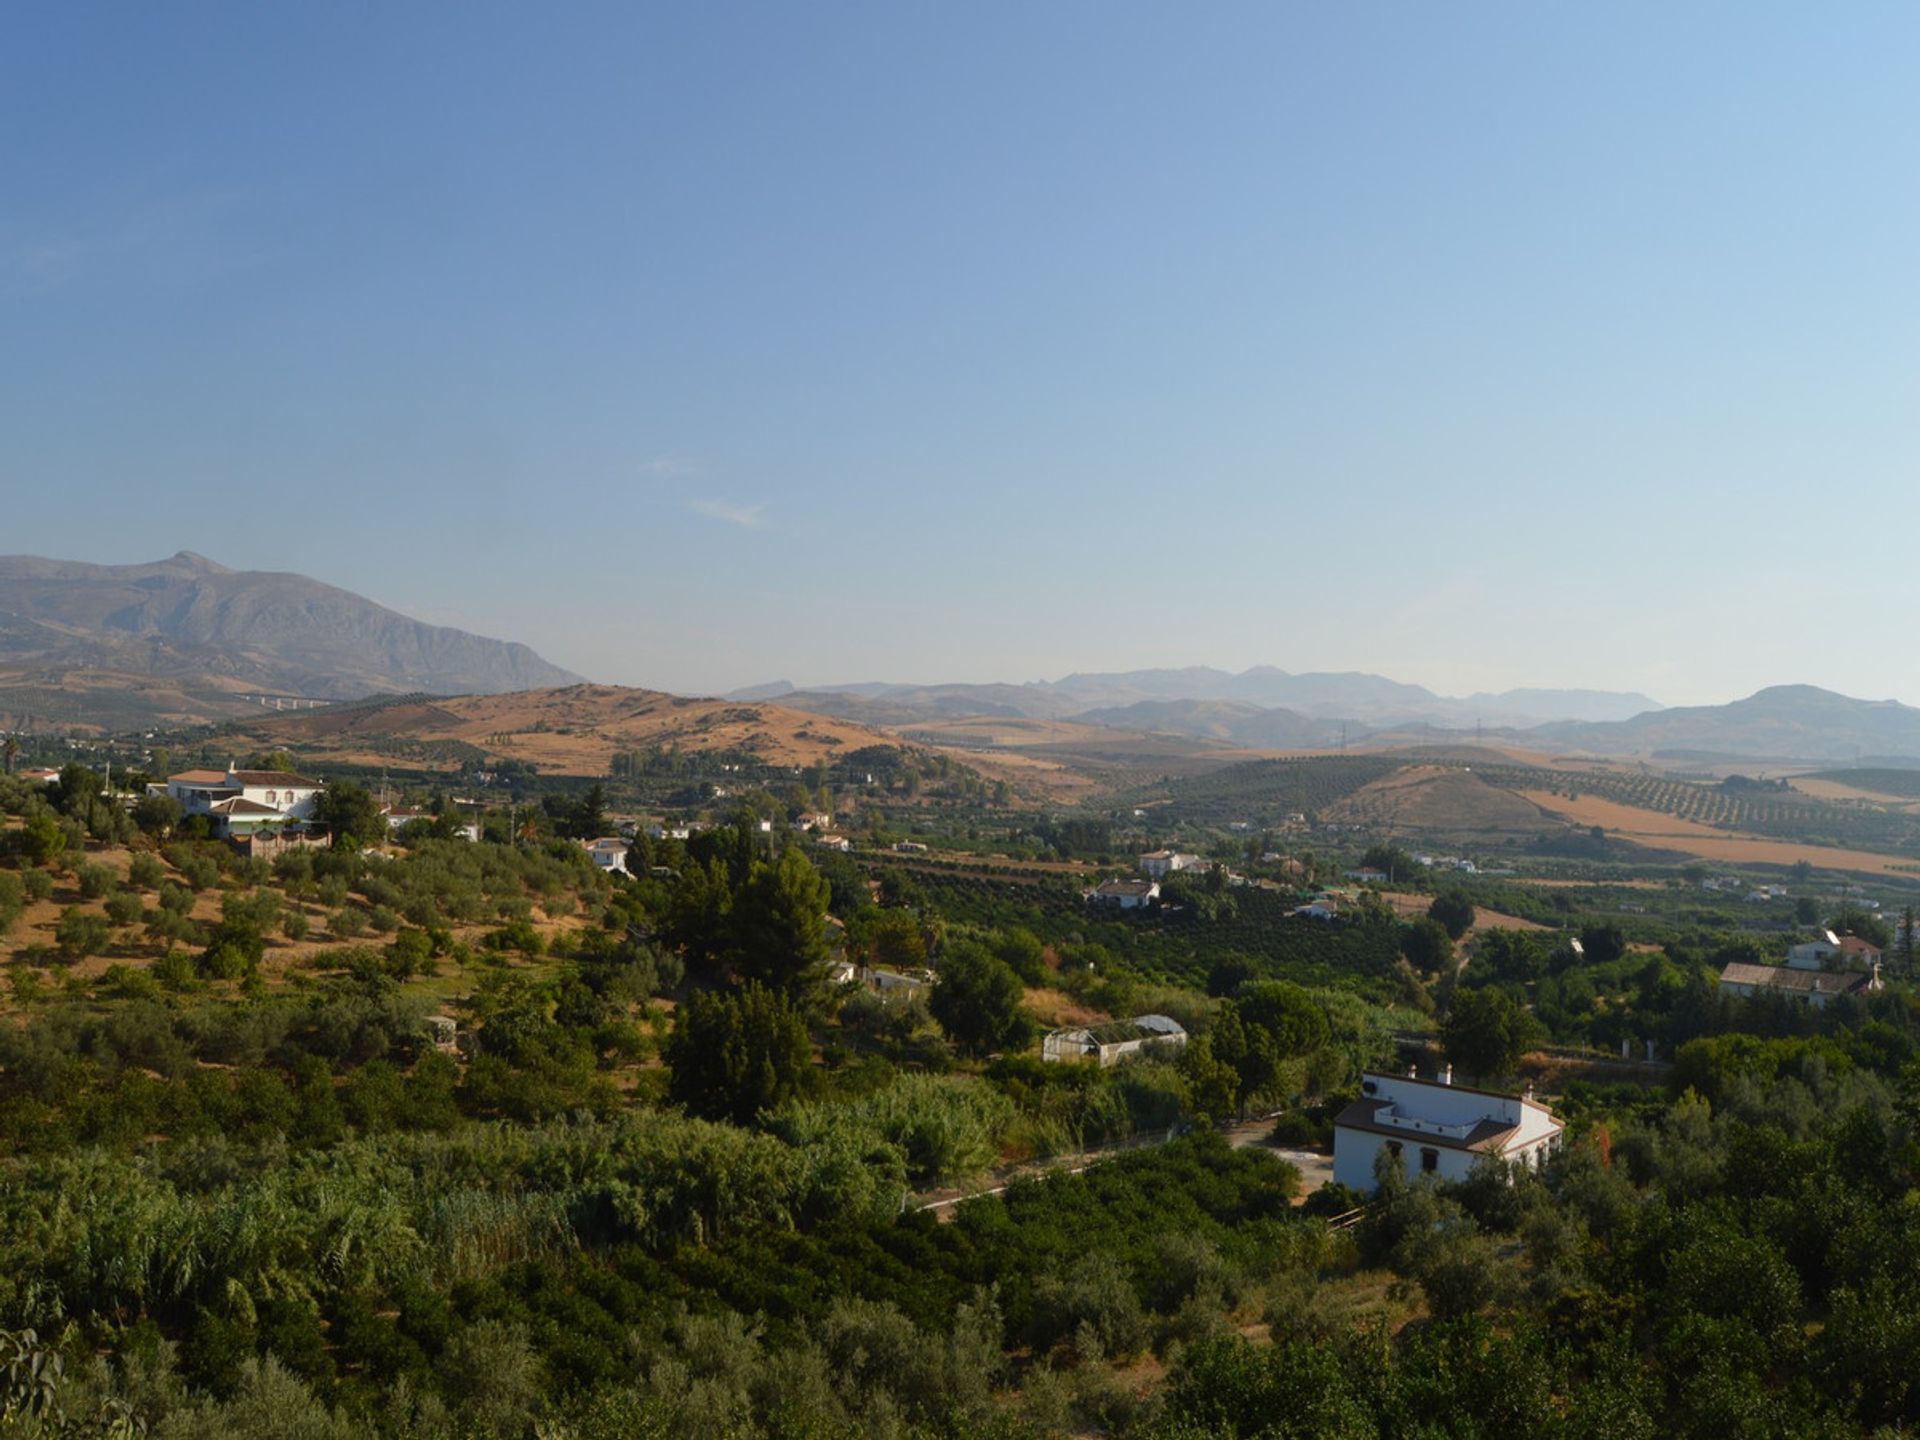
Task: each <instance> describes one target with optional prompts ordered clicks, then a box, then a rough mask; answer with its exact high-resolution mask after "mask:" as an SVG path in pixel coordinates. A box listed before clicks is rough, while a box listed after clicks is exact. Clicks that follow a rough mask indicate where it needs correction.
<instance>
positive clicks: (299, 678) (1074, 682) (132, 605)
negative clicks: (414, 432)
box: [0, 551, 1920, 762]
mask: <svg viewBox="0 0 1920 1440" xmlns="http://www.w3.org/2000/svg"><path fill="white" fill-rule="evenodd" d="M579 683H580V677H579V676H577V675H574V674H572V673H571V672H569V671H567V670H563V669H561V668H560V667H559V666H556V665H553V664H550V663H549V662H547V661H546V660H544V659H542V658H541V657H540V656H539V655H538V654H536V653H535V652H534V651H532V650H531V649H529V648H528V647H527V646H525V645H522V644H517V643H514V642H511V641H504V640H493V639H487V638H484V637H481V636H478V635H472V634H469V633H467V632H466V631H463V630H456V629H451V628H448V627H446V626H439V625H428V624H425V623H423V622H421V621H418V620H413V619H410V618H409V617H407V616H405V615H401V614H399V613H397V612H395V611H393V610H389V609H387V608H386V607H385V606H382V605H379V604H376V603H375V602H373V601H371V600H368V599H366V598H364V597H362V596H359V595H355V594H352V593H350V592H348V591H346V590H342V589H339V588H337V587H335V586H332V585H327V584H324V583H322V582H320V581H318V580H313V579H309V578H308V577H306V576H303V575H293V574H284V573H278V572H268V571H244V570H233V569H229V568H227V567H226V566H223V565H218V564H216V563H214V562H213V561H211V560H208V559H206V558H205V557H203V556H200V555H195V554H193V553H191V552H187V551H182V552H181V553H180V554H178V555H175V556H173V557H172V558H170V559H167V560H161V561H157V562H154V563H152V564H145V565H94V564H86V563H81V562H75V561H62V560H47V559H41V558H37V557H33V556H11V557H0V728H11V727H14V726H18V725H19V724H21V721H22V718H23V717H26V716H31V717H33V718H34V720H35V721H36V722H53V723H62V724H77V725H84V726H88V727H91V728H96V729H113V728H121V729H130V728H135V727H138V726H144V725H148V724H152V723H155V722H166V723H189V722H196V721H202V720H207V719H219V718H226V717H230V716H233V715H235V714H238V713H242V712H243V711H244V710H245V708H246V702H245V701H244V700H243V699H242V698H241V697H242V696H244V695H247V694H267V695H270V696H289V697H290V696H300V697H306V698H309V699H315V700H323V701H332V700H356V699H361V698H363V697H367V696H378V695H394V694H415V693H424V694H430V695H443V696H444V695H469V694H499V693H502V692H508V691H523V690H525V691H539V690H553V689H556V688H558V687H565V686H571V685H576V684H579ZM726 699H728V700H730V701H738V702H749V703H750V702H757V701H767V700H777V701H778V702H779V704H780V705H781V706H782V707H784V708H785V709H787V710H795V711H803V712H808V713H811V714H816V715H827V716H832V717H834V718H836V719H840V720H845V721H848V722H851V723H853V724H857V725H862V726H866V727H870V728H875V729H886V728H889V727H911V726H925V725H926V724H927V723H928V722H929V721H952V720H960V719H966V718H978V717H988V718H1000V719H1005V720H1015V719H1019V720H1022V721H1029V720H1031V721H1073V722H1075V723H1076V724H1079V725H1085V726H1099V727H1105V728H1107V729H1111V730H1115V731H1120V732H1134V733H1139V732H1147V733H1149V734H1153V735H1160V736H1179V737H1188V738H1191V739H1194V740H1199V741H1204V742H1208V743H1210V744H1214V745H1222V744H1224V745H1227V746H1232V747H1244V748H1247V749H1255V750H1275V749H1313V748H1321V747H1327V746H1333V745H1338V744H1341V743H1343V742H1344V743H1349V744H1361V743H1366V744H1371V745H1374V746H1383V745H1394V744H1413V743H1423V742H1427V741H1431V740H1434V739H1437V738H1457V737H1458V736H1460V735H1461V734H1475V733H1477V734H1480V735H1482V736H1484V737H1486V738H1490V739H1491V738H1495V737H1500V738H1505V739H1509V740H1513V741H1517V742H1518V743H1520V744H1522V745H1525V746H1527V747H1530V748H1535V749H1541V750H1551V751H1554V752H1556V753H1566V754H1588V755H1595V756H1637V757H1645V758H1650V759H1660V760H1671V761H1676V762H1685V761H1689V760H1694V759H1703V760H1711V759H1715V758H1720V759H1728V760H1754V761H1761V760H1782V761H1791V760H1802V761H1822V762H1827V761H1855V762H1857V761H1863V760H1894V761H1915V762H1920V709H1915V708H1913V707H1910V706H1906V705H1901V704H1899V703H1897V702H1895V701H1891V700H1881V701H1869V700H1855V699H1851V698H1849V697H1847V696H1844V695H1838V694H1835V693H1834V692H1832V691H1829V690H1822V689H1819V688H1817V687H1814V686H1810V685H1779V686H1774V687H1771V688H1769V689H1766V690H1762V691H1760V692H1759V693H1757V694H1755V695H1752V696H1749V697H1747V698H1746V699H1743V700H1737V701H1734V702H1732V703H1731V704H1727V705H1694V706H1682V707H1676V708H1672V709H1668V708H1663V707H1662V706H1660V705H1659V703H1658V702H1657V701H1655V700H1653V699H1651V698H1649V697H1648V696H1646V695H1641V694H1636V693H1622V692H1616V691H1608V690H1587V689H1570V690H1553V689H1539V688H1528V689H1516V690H1507V691H1503V692H1500V693H1498V694H1489V693H1479V694H1473V695H1465V696H1446V695H1440V694H1436V693H1435V692H1434V691H1432V690H1429V689H1427V688H1426V687H1425V686H1421V685H1411V684H1407V683H1405V682H1402V681H1397V680H1392V679H1388V678H1386V677H1384V676H1380V675H1370V674H1363V673H1358V672H1346V673H1308V674H1290V673H1288V672H1287V671H1285V670H1280V669H1276V668H1274V667H1272V666H1256V667H1254V668H1253V669H1250V670H1245V671H1242V672H1240V673H1238V674H1235V673H1232V672H1230V671H1226V670H1219V669H1214V668H1211V667H1208V666H1189V667H1185V668H1178V669H1149V670H1132V671H1119V672H1086V673H1075V674H1070V675H1067V676H1065V677H1064V678H1062V679H1059V680H1048V681H1038V682H1034V683H1029V684H951V685H902V684H889V683H885V682H872V683H867V684H857V685H832V686H817V687H814V688H811V689H796V688H795V687H794V686H792V685H790V684H788V683H787V682H785V681H780V682H775V683H774V684H770V685H760V686H754V687H751V688H750V689H746V690H740V691H735V692H733V694H731V695H729V696H727V697H726Z"/></svg>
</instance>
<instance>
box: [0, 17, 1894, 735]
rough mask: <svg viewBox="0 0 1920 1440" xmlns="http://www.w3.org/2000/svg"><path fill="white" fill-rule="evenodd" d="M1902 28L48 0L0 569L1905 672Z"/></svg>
mask: <svg viewBox="0 0 1920 1440" xmlns="http://www.w3.org/2000/svg"><path fill="white" fill-rule="evenodd" d="M1916 64H1920V10H1916V9H1915V8H1913V7H1912V6H1908V5H1894V4H1879V5H1876V4H1859V5H1853V6H1848V7H1843V8H1813V7H1805V6H1787V5H1769V4H1742V5H1733V4H1719V5H1709V4H1700V5H1690V6H1683V7H1674V6H1664V5H1661V6H1657V5H1638V6H1634V5H1627V6H1609V7H1573V6H1557V7H1546V6H1522V5H1518V4H1504V5H1495V4H1489V5H1483V6H1479V7H1455V6H1447V7H1441V6H1416V5H1412V4H1402V5H1378V6H1329V5H1308V4H1304V3H1301V4H1274V3H1262V4H1226V3H1223V4H1218V5H1211V6H1204V7H1201V6H1178V7H1176V6H1168V5H1162V4H1151V5H1149V4H1127V3H1120V0H1100V3H1068V0H1060V3H1048V4H1045V5H1032V4H1018V5H1016V4H999V3H974V4H968V5H963V6H962V5H955V6H948V7H944V8H940V9H936V8H935V7H930V6H900V5H878V4H875V5H853V4H830V3H829V4H821V5H813V6H796V5H784V4H783V5H774V4H764V5H744V4H742V5H726V4H718V5H686V6H672V7H669V6H649V5H639V4H619V5H592V4H578V5H555V6H539V7H536V6H528V5H522V6H495V5H482V4H460V5H453V4H445V5H427V4H419V5H350V4H339V5H330V6H310V7H299V10H298V13H296V7H286V6H241V5H192V4H182V5H168V6H151V5H133V4H122V5H110V4H103V5H97V6H87V7H82V6H43V7H38V8H37V9H36V10H33V11H31V12H23V13H21V14H18V15H15V16H14V17H12V19H11V20H10V22H9V39H8V43H7V45H6V46H5V47H4V48H3V49H0V135H4V136H6V137H7V140H6V143H4V144H0V494H3V495H4V497H5V508H4V512H0V515H3V518H0V551H5V552H30V553H39V554H52V555H59V556H63V557H70V558H80V559H96V560H107V561H130V560H140V559H153V558H158V557H160V556H162V555H166V554H171V553H172V552H173V551H175V550H179V549H182V548H191V549H195V550H199V551H203V552H204V553H206V554H208V555H211V556H213V557H214V558H215V559H218V560H220V561H222V562H223V563H225V564H229V565H234V566H239V567H245V568H261V569H289V570H298V571H302V572H304V573H307V574H311V575H314V576H317V577H319V578H322V579H325V580H328V581H331V582H333V583H335V584H339V585H344V586H346V587H348V588H350V589H354V590H358V591H360V592H362V593H365V594H368V595H371V596H373V597H374V598H376V599H379V600H381V601H383V602H385V603H388V604H391V605H394V606H396V607H397V608H400V609H403V610H405V611H407V612H409V613H411V614H416V615H420V616H422V617H424V618H428V619H433V620H437V621H441V622H444V623H450V624H460V625H463V626H466V627H468V628H472V629H477V630H480V631H482V632H483V633H489V634H496V635H503V636H508V637H511V638H515V639H522V640H526V641H527V642H529V643H531V644H533V645H535V646H536V647H537V648H539V649H540V650H541V651H542V652H543V653H545V654H546V655H547V656H549V657H550V658H551V659H553V660H555V661H558V662H560V663H562V664H566V665H568V666H570V667H572V668H574V669H577V670H580V671H582V672H584V673H587V674H590V675H592V676H593V677H594V678H597V679H605V680H613V681H620V682H624V683H631V684H645V685H654V686H659V687H663V688H671V689H678V690H684V691H710V690H716V689H724V688H728V687H732V686H736V685H741V684H746V683H749V682H753V681H758V680H765V679H771V678H776V677H786V678H791V679H793V680H795V681H798V682H802V683H806V682H821V681H842V680H854V679H873V678H886V679H903V680H923V681H931V680H945V679H968V680H990V679H1009V680H1021V679H1033V678H1039V677H1042V676H1053V675H1058V674H1062V673H1065V672H1067V671H1070V670H1074V669H1118V668H1130V667H1134V666H1144V665H1162V664H1186V663H1204V664H1215V665H1222V666H1227V667H1230V668H1236V669H1237V668H1241V667H1244V666H1246V665H1250V664H1256V663H1269V664H1276V665H1280V666H1282V667H1285V668H1287V669H1293V670H1304V669H1366V670H1374V671H1379V672H1382V673H1386V674H1391V675H1393V676H1395V677H1396V678H1401V679H1407V680H1415V681H1419V682H1422V683H1425V684H1428V685H1431V686H1433V687H1434V688H1435V689H1438V690H1441V691H1445V692H1450V693H1465V692H1468V691H1472V690H1477V689H1486V688H1491V689H1499V688H1504V687H1506V686H1509V685H1520V684H1541V685H1594V686H1603V687H1612V688H1622V689H1626V688H1633V689H1641V690H1645V691H1648V692H1649V693H1651V694H1653V695H1655V696H1657V697H1658V698H1660V699H1662V700H1665V701H1668V702H1670V703H1675V702H1680V703H1684V702H1691V701H1712V700H1721V699H1727V698H1731V697H1732V696H1734V695H1736V694H1743V693H1746V692H1747V691H1750V690H1752V689H1755V688H1757V687H1759V686H1761V685H1764V684H1769V683H1776V682H1784V681H1809V682H1812V683H1817V684H1825V685H1829V686H1832V687H1834V688H1837V689H1842V690H1846V691H1848V692H1849V693H1854V694H1861V695H1866V696H1870V697H1874V698H1880V697H1885V696H1896V697H1898V698H1901V699H1905V700H1908V701H1910V702H1916V703H1920V679H1916V678H1914V677H1913V676H1912V675H1910V674H1909V673H1908V671H1907V669H1906V667H1905V666H1904V665H1903V663H1902V662H1903V660H1904V658H1905V654H1904V644H1903V642H1904V640H1905V638H1906V637H1905V622H1906V617H1907V616H1908V615H1909V614H1910V613H1912V612H1913V611H1914V610H1915V608H1916V604H1915V602H1916V600H1920V581H1917V580H1916V579H1915V575H1916V573H1917V572H1916V568H1915V566H1914V565H1913V564H1912V563H1911V561H1910V560H1909V556H1911V555H1913V554H1915V553H1916V550H1915V538H1916V537H1920V274H1916V271H1915V268H1914V262H1913V257H1914V256H1915V255H1920V186H1916V185H1915V184H1914V178H1913V159H1912V141H1913V137H1914V135H1915V134H1917V133H1920V87H1915V86H1914V85H1913V84H1912V83H1911V77H1912V75H1913V74H1914V72H1915V68H1916Z"/></svg>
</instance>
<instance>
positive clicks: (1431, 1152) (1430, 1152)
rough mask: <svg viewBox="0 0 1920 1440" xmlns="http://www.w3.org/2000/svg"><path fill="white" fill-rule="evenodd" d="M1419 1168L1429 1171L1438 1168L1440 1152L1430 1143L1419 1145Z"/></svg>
mask: <svg viewBox="0 0 1920 1440" xmlns="http://www.w3.org/2000/svg"><path fill="white" fill-rule="evenodd" d="M1420 1168H1421V1169H1422V1170H1425V1171H1429V1172H1431V1171H1434V1170H1438V1169H1439V1168H1440V1152H1439V1151H1438V1150H1435V1149H1434V1148H1433V1147H1432V1146H1430V1145H1423V1146H1421V1147H1420Z"/></svg>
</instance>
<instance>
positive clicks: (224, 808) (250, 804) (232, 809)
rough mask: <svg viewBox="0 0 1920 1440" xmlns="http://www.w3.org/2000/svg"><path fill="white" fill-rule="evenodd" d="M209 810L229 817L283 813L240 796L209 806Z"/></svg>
mask: <svg viewBox="0 0 1920 1440" xmlns="http://www.w3.org/2000/svg"><path fill="white" fill-rule="evenodd" d="M208 808H209V809H210V810H212V811H213V813H214V814H216V815H227V816H235V815H242V816H244V815H278V814H280V813H281V812H280V811H279V810H277V809H275V808H274V807H273V806H271V805H262V804H261V803H260V802H259V801H257V800H247V799H244V798H242V797H241V796H238V795H236V796H234V797H233V798H232V799H231V800H222V801H220V803H219V804H217V805H212V806H209V807H208Z"/></svg>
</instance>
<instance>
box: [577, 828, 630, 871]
mask: <svg viewBox="0 0 1920 1440" xmlns="http://www.w3.org/2000/svg"><path fill="white" fill-rule="evenodd" d="M580 843H581V844H582V845H584V846H586V847H587V858H588V859H589V860H591V861H593V863H594V865H595V866H596V867H598V868H599V869H602V870H606V871H610V872H611V873H613V874H615V875H625V874H627V873H628V871H627V842H626V841H624V840H622V839H620V838H619V837H618V836H614V835H602V836H601V837H600V838H599V839H598V840H582V841H581V842H580Z"/></svg>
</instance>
